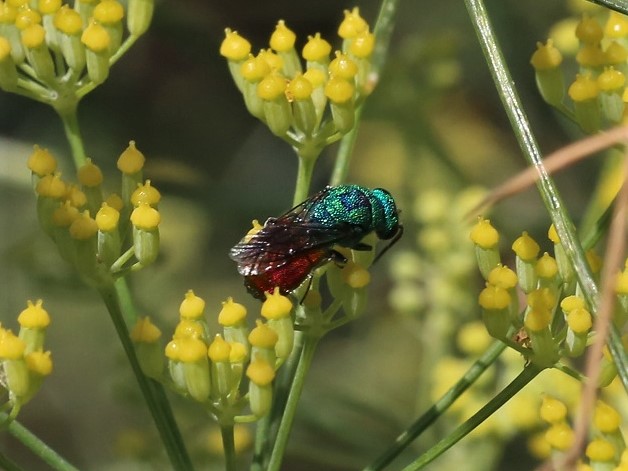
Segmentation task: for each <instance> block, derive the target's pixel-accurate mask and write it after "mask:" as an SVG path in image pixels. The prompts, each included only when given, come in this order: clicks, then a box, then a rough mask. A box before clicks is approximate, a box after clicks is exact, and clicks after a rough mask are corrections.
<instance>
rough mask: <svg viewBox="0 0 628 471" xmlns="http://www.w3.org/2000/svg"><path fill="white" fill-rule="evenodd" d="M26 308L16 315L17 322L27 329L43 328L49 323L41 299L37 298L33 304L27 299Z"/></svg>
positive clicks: (48, 317) (48, 316)
mask: <svg viewBox="0 0 628 471" xmlns="http://www.w3.org/2000/svg"><path fill="white" fill-rule="evenodd" d="M26 304H27V306H28V307H27V308H26V309H24V310H23V311H22V312H20V315H19V316H18V317H17V321H18V323H19V324H20V325H21V326H22V327H24V328H27V329H45V328H46V327H48V325H49V324H50V315H49V314H48V311H46V310H45V309H44V308H43V307H42V304H43V301H42V300H41V299H38V300H37V302H36V303H35V304H33V302H32V301H30V300H29V301H27V302H26Z"/></svg>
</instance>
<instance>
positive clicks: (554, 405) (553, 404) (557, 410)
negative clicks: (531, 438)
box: [540, 395, 567, 424]
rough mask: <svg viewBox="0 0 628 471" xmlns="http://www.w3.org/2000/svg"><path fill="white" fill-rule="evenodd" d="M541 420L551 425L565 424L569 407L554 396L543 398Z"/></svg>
mask: <svg viewBox="0 0 628 471" xmlns="http://www.w3.org/2000/svg"><path fill="white" fill-rule="evenodd" d="M540 415H541V419H543V420H544V421H545V422H548V423H550V424H556V423H560V422H563V421H564V420H565V418H566V417H567V406H566V405H565V404H564V403H563V402H562V401H559V400H558V399H555V398H553V397H552V396H547V395H545V396H543V399H542V402H541V410H540Z"/></svg>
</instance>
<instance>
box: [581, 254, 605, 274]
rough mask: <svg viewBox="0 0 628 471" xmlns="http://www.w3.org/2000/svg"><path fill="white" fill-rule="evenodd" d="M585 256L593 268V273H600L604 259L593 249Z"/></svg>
mask: <svg viewBox="0 0 628 471" xmlns="http://www.w3.org/2000/svg"><path fill="white" fill-rule="evenodd" d="M584 255H585V257H586V258H587V262H589V266H590V267H591V271H592V272H593V273H599V272H600V269H601V268H602V259H601V258H600V256H599V255H598V254H597V252H596V251H595V250H593V249H591V250H587V251H586V252H585V253H584Z"/></svg>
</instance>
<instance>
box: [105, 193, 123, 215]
mask: <svg viewBox="0 0 628 471" xmlns="http://www.w3.org/2000/svg"><path fill="white" fill-rule="evenodd" d="M105 203H107V204H108V205H109V206H111V207H112V208H113V209H115V210H116V211H122V208H123V207H124V202H123V201H122V198H120V195H118V194H117V193H111V194H110V195H109V196H107V199H106V200H105Z"/></svg>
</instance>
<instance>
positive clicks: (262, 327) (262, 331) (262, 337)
mask: <svg viewBox="0 0 628 471" xmlns="http://www.w3.org/2000/svg"><path fill="white" fill-rule="evenodd" d="M256 324H257V327H255V328H254V329H253V330H251V333H250V334H249V342H250V344H251V345H253V346H254V347H260V348H274V347H275V344H276V343H277V341H278V340H279V337H278V336H277V333H276V332H275V331H274V330H273V329H271V328H270V327H268V326H267V325H266V324H264V323H263V322H262V321H260V320H258V321H257V322H256Z"/></svg>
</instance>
